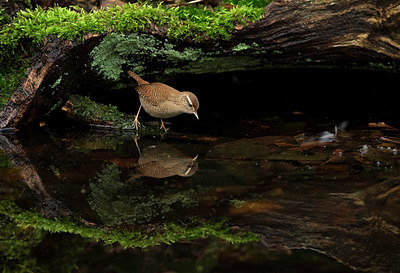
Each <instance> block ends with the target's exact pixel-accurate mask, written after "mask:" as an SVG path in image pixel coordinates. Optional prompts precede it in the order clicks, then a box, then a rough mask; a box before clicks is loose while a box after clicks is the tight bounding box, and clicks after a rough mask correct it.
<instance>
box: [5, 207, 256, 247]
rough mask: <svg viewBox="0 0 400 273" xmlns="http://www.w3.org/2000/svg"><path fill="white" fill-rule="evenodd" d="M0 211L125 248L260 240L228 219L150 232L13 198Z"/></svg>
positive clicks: (23, 222)
mask: <svg viewBox="0 0 400 273" xmlns="http://www.w3.org/2000/svg"><path fill="white" fill-rule="evenodd" d="M0 213H1V214H4V215H6V216H7V217H9V218H10V219H11V220H12V221H13V222H15V223H16V224H18V226H19V227H22V228H35V229H38V230H44V231H49V232H52V233H56V232H67V233H71V234H77V235H80V236H81V237H83V238H90V239H92V240H102V241H104V242H105V243H106V244H113V243H116V242H118V243H119V244H120V245H121V246H122V247H125V248H126V247H141V248H145V247H149V246H154V245H160V244H163V243H164V244H171V243H174V242H177V241H180V240H196V239H199V238H204V237H207V236H215V237H218V238H221V239H224V240H226V241H228V242H231V243H246V242H253V241H257V240H259V237H258V235H256V234H254V233H251V232H242V231H235V232H233V231H231V229H230V228H229V227H228V226H227V224H226V222H225V221H219V222H208V221H200V220H193V221H192V222H191V223H190V224H185V225H178V224H175V223H165V224H164V226H163V229H162V231H161V230H160V231H153V232H151V233H148V232H146V231H142V230H138V229H135V230H129V229H122V228H119V229H118V228H103V227H100V226H85V225H83V224H81V223H80V222H79V220H77V221H74V220H73V219H72V218H70V217H61V218H54V219H48V218H44V217H43V216H41V215H40V214H39V213H37V212H34V211H30V210H24V209H21V208H20V207H18V206H17V205H16V204H15V202H14V201H9V200H3V201H0Z"/></svg>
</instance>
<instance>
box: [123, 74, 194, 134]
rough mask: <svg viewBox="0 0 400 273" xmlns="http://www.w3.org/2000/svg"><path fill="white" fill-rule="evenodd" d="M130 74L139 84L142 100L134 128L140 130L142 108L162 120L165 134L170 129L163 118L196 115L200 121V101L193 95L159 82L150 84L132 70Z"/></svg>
mask: <svg viewBox="0 0 400 273" xmlns="http://www.w3.org/2000/svg"><path fill="white" fill-rule="evenodd" d="M128 74H129V75H130V76H131V77H132V78H134V79H135V80H136V81H137V83H138V86H137V87H136V91H137V92H138V94H139V100H140V106H139V110H138V112H137V114H136V117H135V119H134V121H133V123H132V126H133V127H134V128H136V129H138V128H139V126H140V123H139V120H138V117H139V113H140V109H141V108H142V106H143V108H144V110H145V111H146V112H147V113H148V114H149V115H150V116H153V117H155V118H160V119H161V128H162V129H164V130H165V132H167V130H168V129H167V128H166V127H165V125H164V122H163V118H170V117H175V116H177V115H180V114H194V115H195V116H196V118H197V119H199V116H198V114H197V109H199V100H198V99H197V97H196V96H195V95H194V94H193V93H191V92H187V91H183V92H180V91H178V90H176V89H174V88H172V87H170V86H168V85H166V84H163V83H159V82H154V83H149V82H147V81H145V80H143V79H142V78H140V77H139V76H138V75H136V74H135V73H133V72H132V71H130V70H129V71H128Z"/></svg>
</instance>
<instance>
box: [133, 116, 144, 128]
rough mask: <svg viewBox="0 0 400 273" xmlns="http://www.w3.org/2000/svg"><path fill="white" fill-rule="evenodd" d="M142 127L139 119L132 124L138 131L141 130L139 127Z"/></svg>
mask: <svg viewBox="0 0 400 273" xmlns="http://www.w3.org/2000/svg"><path fill="white" fill-rule="evenodd" d="M140 126H142V125H141V124H140V122H139V120H138V119H137V118H135V119H134V121H133V123H132V127H133V128H134V129H136V130H138V129H139V127H140Z"/></svg>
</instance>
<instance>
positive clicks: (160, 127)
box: [160, 119, 168, 133]
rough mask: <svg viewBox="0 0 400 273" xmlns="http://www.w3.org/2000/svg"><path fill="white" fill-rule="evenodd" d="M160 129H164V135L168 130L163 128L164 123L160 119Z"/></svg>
mask: <svg viewBox="0 0 400 273" xmlns="http://www.w3.org/2000/svg"><path fill="white" fill-rule="evenodd" d="M160 129H164V131H165V133H166V132H167V131H168V128H167V127H165V125H164V121H163V120H162V119H161V127H160Z"/></svg>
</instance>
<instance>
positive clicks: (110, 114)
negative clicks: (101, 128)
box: [70, 95, 129, 124]
mask: <svg viewBox="0 0 400 273" xmlns="http://www.w3.org/2000/svg"><path fill="white" fill-rule="evenodd" d="M70 100H71V103H72V105H73V107H74V109H73V111H74V114H75V115H77V116H78V117H80V118H82V119H85V120H88V121H97V120H101V121H105V122H107V121H109V122H113V123H114V124H123V123H125V122H127V120H129V119H127V118H126V117H125V115H124V114H123V113H121V112H120V111H118V108H117V107H116V106H113V105H105V104H101V103H95V102H94V101H92V100H91V99H90V98H89V97H83V96H78V95H73V96H71V97H70Z"/></svg>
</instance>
